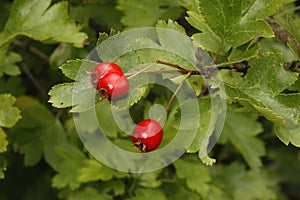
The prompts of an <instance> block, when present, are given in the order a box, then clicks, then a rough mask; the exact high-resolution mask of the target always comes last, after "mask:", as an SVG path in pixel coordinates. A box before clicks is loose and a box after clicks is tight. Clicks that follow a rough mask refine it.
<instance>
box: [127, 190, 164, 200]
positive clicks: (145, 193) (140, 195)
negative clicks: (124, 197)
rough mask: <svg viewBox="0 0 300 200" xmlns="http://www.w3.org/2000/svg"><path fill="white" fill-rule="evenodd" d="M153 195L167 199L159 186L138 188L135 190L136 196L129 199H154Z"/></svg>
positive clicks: (162, 199)
mask: <svg viewBox="0 0 300 200" xmlns="http://www.w3.org/2000/svg"><path fill="white" fill-rule="evenodd" d="M153 197H155V199H160V200H167V198H166V196H165V195H164V193H163V192H162V191H161V190H160V189H158V188H155V189H149V188H147V189H146V188H137V189H136V190H135V197H132V198H129V199H128V200H140V199H143V200H153Z"/></svg>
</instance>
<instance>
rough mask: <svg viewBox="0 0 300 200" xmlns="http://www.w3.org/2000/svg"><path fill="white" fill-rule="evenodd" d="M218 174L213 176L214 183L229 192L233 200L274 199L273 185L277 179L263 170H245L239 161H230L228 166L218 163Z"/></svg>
mask: <svg viewBox="0 0 300 200" xmlns="http://www.w3.org/2000/svg"><path fill="white" fill-rule="evenodd" d="M217 171H218V176H216V177H214V179H213V180H214V184H216V185H217V186H219V187H220V188H221V189H222V190H223V191H224V192H226V193H229V195H230V198H228V199H233V200H239V199H245V200H252V199H276V197H277V195H276V190H275V189H274V186H275V185H276V184H277V179H276V177H274V176H273V175H272V174H269V173H267V172H266V171H264V170H259V171H255V170H251V171H246V170H245V167H244V166H243V165H242V164H240V163H237V162H235V163H232V164H230V165H229V166H228V167H224V166H222V165H219V167H218V168H217Z"/></svg>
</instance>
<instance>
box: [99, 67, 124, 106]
mask: <svg viewBox="0 0 300 200" xmlns="http://www.w3.org/2000/svg"><path fill="white" fill-rule="evenodd" d="M97 88H98V90H99V93H100V95H101V98H105V99H108V100H111V99H112V98H114V99H116V98H119V97H122V96H124V95H126V93H127V91H128V89H129V82H128V80H127V78H126V76H124V75H123V74H120V73H115V72H111V73H108V74H106V75H105V76H103V77H102V78H101V79H100V81H99V82H98V86H97Z"/></svg>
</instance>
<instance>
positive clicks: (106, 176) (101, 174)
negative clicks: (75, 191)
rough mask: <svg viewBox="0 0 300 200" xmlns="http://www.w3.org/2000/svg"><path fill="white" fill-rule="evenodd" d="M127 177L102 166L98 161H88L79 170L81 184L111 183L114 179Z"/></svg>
mask: <svg viewBox="0 0 300 200" xmlns="http://www.w3.org/2000/svg"><path fill="white" fill-rule="evenodd" d="M122 174H123V175H124V176H126V174H124V173H122V172H119V171H116V170H114V169H112V168H109V167H107V166H105V165H103V164H101V163H100V162H99V161H97V160H92V159H90V160H86V161H85V162H84V166H83V167H82V168H81V169H80V170H79V176H78V180H79V181H80V182H83V183H85V182H91V181H98V180H101V181H109V180H111V179H112V178H113V177H115V176H117V177H120V175H122Z"/></svg>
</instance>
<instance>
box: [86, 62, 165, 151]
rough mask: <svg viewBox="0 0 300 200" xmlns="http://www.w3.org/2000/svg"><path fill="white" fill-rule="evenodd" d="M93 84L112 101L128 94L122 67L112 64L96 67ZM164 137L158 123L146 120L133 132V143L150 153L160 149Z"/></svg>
mask: <svg viewBox="0 0 300 200" xmlns="http://www.w3.org/2000/svg"><path fill="white" fill-rule="evenodd" d="M90 80H91V83H92V85H93V86H94V88H96V89H97V90H98V91H99V93H100V95H101V98H106V99H108V100H111V99H112V98H119V97H122V96H124V95H126V93H127V92H128V89H129V82H128V80H127V78H126V76H124V74H123V71H122V69H121V67H120V66H118V65H117V64H115V63H112V62H103V63H100V64H98V65H96V66H95V67H94V69H93V71H92V73H91V77H90ZM162 137H163V129H162V127H161V125H160V124H159V122H158V121H156V120H153V119H146V120H143V121H141V122H140V123H139V124H138V125H137V126H136V127H135V128H134V130H133V132H132V142H133V144H134V146H136V147H137V149H139V150H140V151H142V152H148V151H152V150H154V149H156V148H157V147H159V145H160V143H161V140H162Z"/></svg>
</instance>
